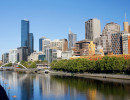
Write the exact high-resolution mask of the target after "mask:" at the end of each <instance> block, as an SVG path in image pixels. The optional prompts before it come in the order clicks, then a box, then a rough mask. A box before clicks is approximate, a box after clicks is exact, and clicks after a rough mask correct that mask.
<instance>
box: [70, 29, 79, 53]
mask: <svg viewBox="0 0 130 100" xmlns="http://www.w3.org/2000/svg"><path fill="white" fill-rule="evenodd" d="M68 38H69V39H68V40H69V50H72V48H73V47H74V44H75V43H76V42H77V35H76V34H74V33H72V32H71V31H70V32H69V35H68Z"/></svg>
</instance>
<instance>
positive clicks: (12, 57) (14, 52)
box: [9, 49, 18, 63]
mask: <svg viewBox="0 0 130 100" xmlns="http://www.w3.org/2000/svg"><path fill="white" fill-rule="evenodd" d="M17 53H18V50H17V49H12V50H9V62H11V63H15V62H17Z"/></svg>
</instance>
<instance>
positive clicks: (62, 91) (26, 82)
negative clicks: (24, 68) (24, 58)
mask: <svg viewBox="0 0 130 100" xmlns="http://www.w3.org/2000/svg"><path fill="white" fill-rule="evenodd" d="M6 83H7V84H6ZM0 84H1V85H2V86H3V87H4V88H5V90H6V93H7V95H8V97H9V99H10V100H14V98H13V97H12V96H17V97H16V98H15V100H130V83H127V82H122V83H121V82H120V83H118V82H109V81H102V80H94V79H90V78H89V79H85V78H76V77H68V76H51V75H49V74H45V75H42V74H22V73H18V72H12V71H0ZM9 87H10V88H9Z"/></svg>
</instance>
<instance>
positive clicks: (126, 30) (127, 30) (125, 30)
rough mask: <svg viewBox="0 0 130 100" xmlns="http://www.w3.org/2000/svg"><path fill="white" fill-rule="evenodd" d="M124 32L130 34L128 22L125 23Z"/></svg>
mask: <svg viewBox="0 0 130 100" xmlns="http://www.w3.org/2000/svg"><path fill="white" fill-rule="evenodd" d="M123 24H124V32H127V33H129V23H128V22H124V23H123Z"/></svg>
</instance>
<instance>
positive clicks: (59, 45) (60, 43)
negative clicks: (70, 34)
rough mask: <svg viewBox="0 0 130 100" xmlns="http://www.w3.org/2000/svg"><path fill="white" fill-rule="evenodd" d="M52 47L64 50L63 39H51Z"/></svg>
mask: <svg viewBox="0 0 130 100" xmlns="http://www.w3.org/2000/svg"><path fill="white" fill-rule="evenodd" d="M50 48H51V49H56V50H61V51H62V49H63V41H62V40H59V39H55V40H53V41H51V45H50Z"/></svg>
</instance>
